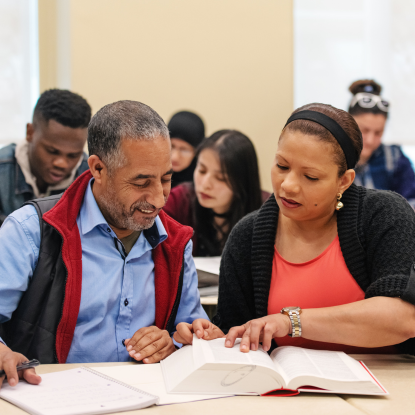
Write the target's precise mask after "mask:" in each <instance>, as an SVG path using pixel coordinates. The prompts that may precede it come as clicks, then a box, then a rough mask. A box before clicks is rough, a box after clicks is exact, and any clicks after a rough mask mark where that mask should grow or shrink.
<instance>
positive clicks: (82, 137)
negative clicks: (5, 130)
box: [0, 89, 91, 225]
mask: <svg viewBox="0 0 415 415" xmlns="http://www.w3.org/2000/svg"><path fill="white" fill-rule="evenodd" d="M90 120H91V107H90V106H89V104H88V102H87V101H86V100H85V99H84V98H82V97H81V96H80V95H78V94H75V93H73V92H70V91H67V90H60V89H50V90H48V91H45V92H44V93H43V94H42V95H41V96H40V98H39V100H38V101H37V104H36V106H35V109H34V111H33V120H32V122H31V123H28V124H27V125H26V141H22V142H20V143H18V144H17V145H16V144H10V145H8V146H6V147H3V148H2V149H1V150H0V177H1V181H0V225H1V224H2V223H3V221H4V220H5V218H6V217H7V216H8V215H9V214H10V213H12V212H13V211H15V210H16V209H19V208H20V207H21V206H22V205H23V204H24V203H25V202H27V201H29V200H32V199H35V198H41V197H46V196H50V195H54V194H59V193H62V191H64V190H65V189H66V188H67V187H69V185H70V184H71V183H72V182H73V181H74V180H75V179H76V178H77V177H78V176H79V175H80V174H81V173H83V172H84V171H85V170H88V163H87V155H86V154H85V153H84V146H85V143H86V139H87V134H88V133H87V127H88V123H89V121H90Z"/></svg>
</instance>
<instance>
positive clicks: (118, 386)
mask: <svg viewBox="0 0 415 415" xmlns="http://www.w3.org/2000/svg"><path fill="white" fill-rule="evenodd" d="M6 383H7V382H6ZM6 383H5V384H3V387H2V388H1V389H0V398H2V399H4V400H6V401H9V402H10V403H12V404H14V405H16V406H18V407H19V408H22V409H23V410H25V411H27V412H29V413H30V414H33V415H81V414H91V415H92V414H106V413H111V412H120V411H129V410H133V409H141V408H146V407H147V406H151V405H154V404H156V403H157V401H158V397H157V396H154V395H151V394H149V393H147V392H144V391H141V390H140V389H137V388H135V387H133V386H130V385H127V384H125V383H123V382H120V381H118V380H115V379H113V378H111V377H109V376H106V375H103V374H101V373H98V372H96V371H95V370H93V369H91V368H87V367H81V368H78V369H70V370H65V371H63V372H55V373H48V374H45V375H42V382H41V383H40V385H29V384H28V383H26V382H19V383H18V384H17V385H16V386H15V387H11V386H9V385H8V384H6Z"/></svg>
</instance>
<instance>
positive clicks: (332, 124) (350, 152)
mask: <svg viewBox="0 0 415 415" xmlns="http://www.w3.org/2000/svg"><path fill="white" fill-rule="evenodd" d="M295 120H309V121H314V122H316V123H317V124H320V125H322V126H323V127H324V128H325V129H326V130H328V131H330V132H331V133H332V134H333V136H334V138H335V139H336V140H337V142H338V143H339V144H340V147H341V148H342V150H343V153H344V155H345V157H346V163H347V168H348V169H353V168H354V167H355V166H356V163H357V154H356V150H355V149H354V147H353V143H352V140H351V139H350V137H349V136H348V135H347V134H346V132H345V131H344V130H343V128H342V127H340V125H339V124H338V123H337V122H336V121H334V120H333V118H330V117H329V116H327V115H325V114H323V113H321V112H317V111H309V110H305V111H300V112H296V113H295V114H293V115H291V117H290V118H288V121H287V123H286V124H285V126H284V128H285V127H286V126H287V125H288V124H289V123H291V122H293V121H295Z"/></svg>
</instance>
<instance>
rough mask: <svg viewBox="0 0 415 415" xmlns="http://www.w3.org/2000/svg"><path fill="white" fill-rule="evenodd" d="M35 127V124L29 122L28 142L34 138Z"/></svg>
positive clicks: (27, 129) (27, 127)
mask: <svg viewBox="0 0 415 415" xmlns="http://www.w3.org/2000/svg"><path fill="white" fill-rule="evenodd" d="M34 131H35V129H34V127H33V124H32V123H30V122H28V123H27V124H26V141H27V142H28V143H31V142H32V140H33V133H34Z"/></svg>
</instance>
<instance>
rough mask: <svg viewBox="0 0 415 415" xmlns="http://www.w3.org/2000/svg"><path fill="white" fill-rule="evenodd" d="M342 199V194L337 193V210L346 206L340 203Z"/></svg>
mask: <svg viewBox="0 0 415 415" xmlns="http://www.w3.org/2000/svg"><path fill="white" fill-rule="evenodd" d="M341 198H342V194H341V193H337V203H336V210H340V209H341V208H342V207H343V206H344V205H343V203H342V202H340V199H341Z"/></svg>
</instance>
